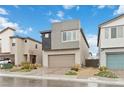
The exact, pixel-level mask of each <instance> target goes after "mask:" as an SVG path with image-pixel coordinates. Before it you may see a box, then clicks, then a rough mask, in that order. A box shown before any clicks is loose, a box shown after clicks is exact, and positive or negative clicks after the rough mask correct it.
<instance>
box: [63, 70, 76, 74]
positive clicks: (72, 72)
mask: <svg viewBox="0 0 124 93" xmlns="http://www.w3.org/2000/svg"><path fill="white" fill-rule="evenodd" d="M65 75H77V72H76V71H74V70H70V71H68V72H66V73H65Z"/></svg>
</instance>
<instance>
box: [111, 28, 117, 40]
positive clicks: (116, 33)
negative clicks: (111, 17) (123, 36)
mask: <svg viewBox="0 0 124 93" xmlns="http://www.w3.org/2000/svg"><path fill="white" fill-rule="evenodd" d="M113 28H115V29H116V31H115V33H116V35H115V37H112V29H113ZM116 38H118V37H117V26H115V27H111V39H116Z"/></svg>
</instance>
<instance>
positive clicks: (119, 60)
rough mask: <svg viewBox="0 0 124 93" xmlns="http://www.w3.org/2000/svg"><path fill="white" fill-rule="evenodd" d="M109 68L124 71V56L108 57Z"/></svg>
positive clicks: (113, 55)
mask: <svg viewBox="0 0 124 93" xmlns="http://www.w3.org/2000/svg"><path fill="white" fill-rule="evenodd" d="M107 67H108V68H110V69H124V54H111V55H107Z"/></svg>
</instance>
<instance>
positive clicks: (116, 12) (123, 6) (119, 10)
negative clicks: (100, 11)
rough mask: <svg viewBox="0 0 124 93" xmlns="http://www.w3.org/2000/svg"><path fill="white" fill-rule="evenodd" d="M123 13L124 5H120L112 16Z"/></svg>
mask: <svg viewBox="0 0 124 93" xmlns="http://www.w3.org/2000/svg"><path fill="white" fill-rule="evenodd" d="M123 13H124V5H120V6H119V7H118V9H117V10H115V11H114V13H113V15H119V14H123Z"/></svg>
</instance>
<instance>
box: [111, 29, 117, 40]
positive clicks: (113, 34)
mask: <svg viewBox="0 0 124 93" xmlns="http://www.w3.org/2000/svg"><path fill="white" fill-rule="evenodd" d="M116 31H117V29H116V27H112V28H111V38H116V37H117V32H116Z"/></svg>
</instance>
